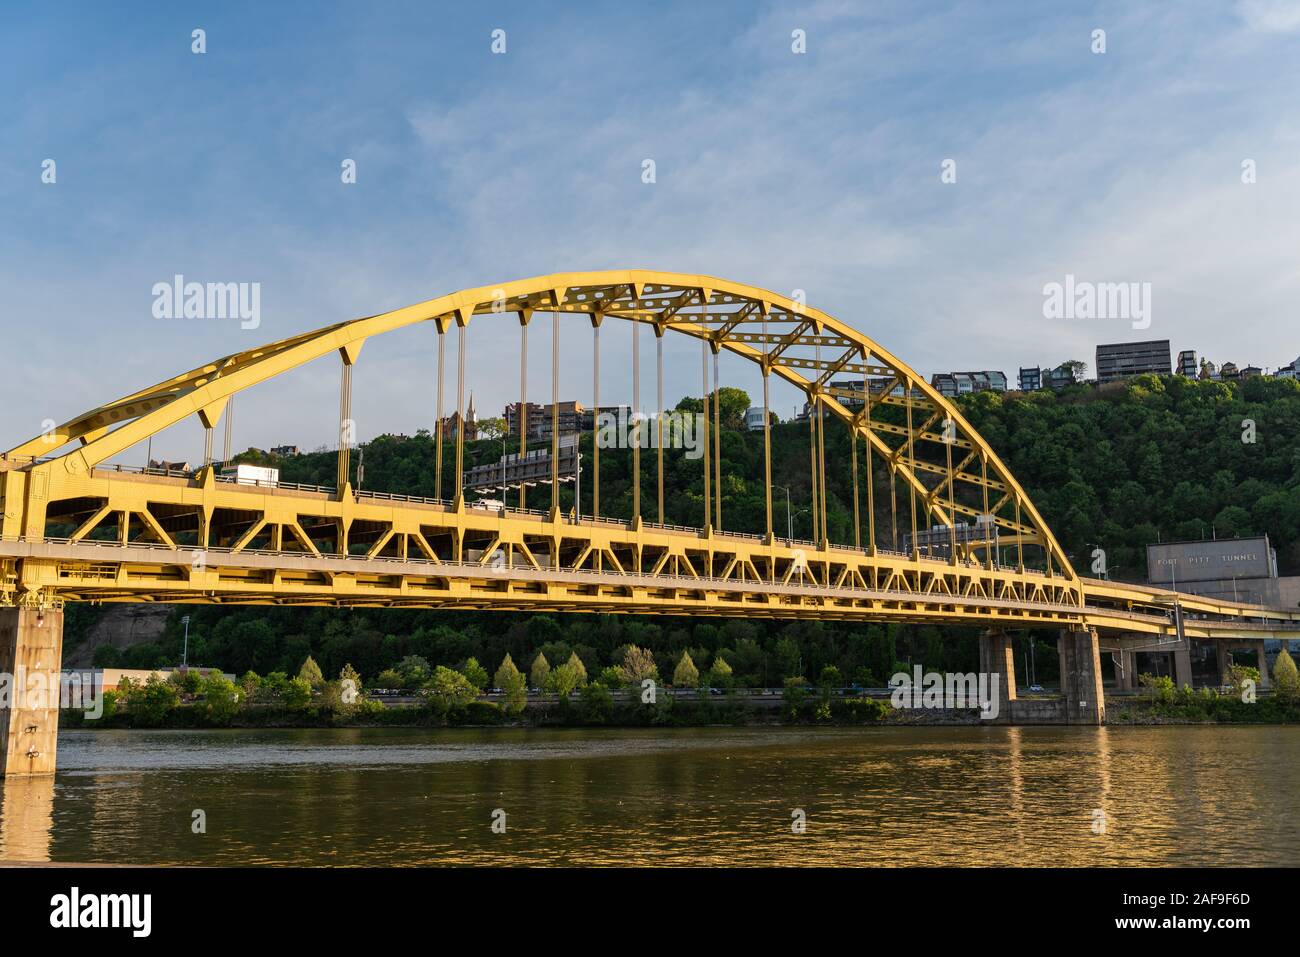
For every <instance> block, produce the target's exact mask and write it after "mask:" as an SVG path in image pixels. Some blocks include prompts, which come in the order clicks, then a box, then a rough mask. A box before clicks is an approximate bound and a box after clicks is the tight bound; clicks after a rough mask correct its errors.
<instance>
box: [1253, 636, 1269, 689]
mask: <svg viewBox="0 0 1300 957" xmlns="http://www.w3.org/2000/svg"><path fill="white" fill-rule="evenodd" d="M1251 644H1252V645H1254V646H1255V654H1257V655H1258V656H1259V686H1260V687H1261V688H1268V687H1271V686H1272V684H1273V681H1272V679H1271V678H1269V676H1268V656H1267V655H1266V654H1265V653H1264V639H1263V638H1257V639H1255V640H1253V641H1252V642H1251Z"/></svg>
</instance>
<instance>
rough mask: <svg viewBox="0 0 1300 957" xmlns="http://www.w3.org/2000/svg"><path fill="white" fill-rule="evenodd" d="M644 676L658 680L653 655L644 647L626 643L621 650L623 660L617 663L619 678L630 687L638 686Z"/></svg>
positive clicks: (657, 670) (657, 671)
mask: <svg viewBox="0 0 1300 957" xmlns="http://www.w3.org/2000/svg"><path fill="white" fill-rule="evenodd" d="M646 678H651V679H654V680H656V681H657V680H659V669H658V668H657V667H656V666H655V659H654V655H653V654H652V653H651V652H650V651H649V650H648V649H645V648H638V647H637V646H636V645H628V646H627V647H626V648H625V649H624V651H623V660H622V662H621V663H620V665H619V680H620V681H621V683H622V684H624V685H627V686H631V687H640V685H641V682H642V681H644V680H645V679H646Z"/></svg>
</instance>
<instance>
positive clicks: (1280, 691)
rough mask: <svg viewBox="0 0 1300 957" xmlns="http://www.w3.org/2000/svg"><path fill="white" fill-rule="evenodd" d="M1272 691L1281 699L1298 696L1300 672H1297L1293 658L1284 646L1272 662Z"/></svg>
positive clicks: (1299, 691) (1299, 696) (1294, 698)
mask: <svg viewBox="0 0 1300 957" xmlns="http://www.w3.org/2000/svg"><path fill="white" fill-rule="evenodd" d="M1273 693H1274V694H1275V695H1277V697H1278V698H1279V699H1280V700H1282V701H1295V700H1296V699H1297V698H1300V673H1297V670H1296V665H1295V660H1294V659H1293V658H1292V657H1291V655H1290V654H1289V653H1288V652H1287V650H1286V648H1285V647H1283V649H1282V650H1281V651H1279V652H1278V653H1277V660H1276V661H1274V662H1273Z"/></svg>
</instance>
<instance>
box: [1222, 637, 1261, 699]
mask: <svg viewBox="0 0 1300 957" xmlns="http://www.w3.org/2000/svg"><path fill="white" fill-rule="evenodd" d="M1234 648H1237V649H1241V650H1243V651H1253V652H1255V655H1256V658H1257V659H1258V661H1259V687H1260V689H1261V690H1262V689H1264V688H1269V687H1271V686H1272V684H1273V679H1272V678H1271V677H1270V676H1269V673H1268V656H1267V655H1266V654H1265V652H1264V639H1263V638H1250V639H1243V640H1241V641H1231V640H1220V641H1218V642H1216V643H1215V648H1214V651H1215V656H1216V658H1217V659H1218V663H1219V680H1220V681H1221V682H1222V683H1223V684H1225V685H1226V684H1227V683H1228V670H1229V669H1230V668H1231V667H1232V651H1233V649H1234Z"/></svg>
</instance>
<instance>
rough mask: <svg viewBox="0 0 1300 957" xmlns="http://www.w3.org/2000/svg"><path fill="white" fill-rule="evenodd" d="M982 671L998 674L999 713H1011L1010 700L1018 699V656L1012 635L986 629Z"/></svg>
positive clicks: (991, 674)
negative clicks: (1012, 643) (1013, 645)
mask: <svg viewBox="0 0 1300 957" xmlns="http://www.w3.org/2000/svg"><path fill="white" fill-rule="evenodd" d="M980 672H981V673H983V674H986V675H989V676H990V678H991V677H992V676H993V675H997V676H998V713H999V714H1002V715H1007V716H1009V715H1010V706H1009V702H1012V701H1015V700H1016V656H1015V649H1013V648H1012V646H1011V635H1009V634H1008V633H1007V632H1005V631H986V632H984V633H983V634H981V635H980Z"/></svg>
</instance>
